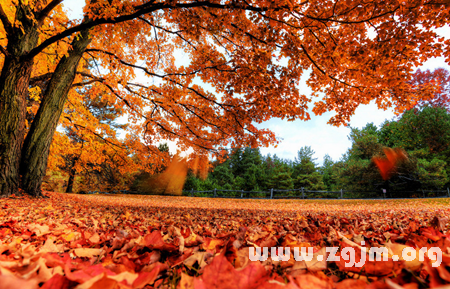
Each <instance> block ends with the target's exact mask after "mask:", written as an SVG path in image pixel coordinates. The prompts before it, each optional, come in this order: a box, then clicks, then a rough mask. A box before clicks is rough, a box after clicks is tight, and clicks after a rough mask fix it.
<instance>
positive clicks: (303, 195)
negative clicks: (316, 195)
mask: <svg viewBox="0 0 450 289" xmlns="http://www.w3.org/2000/svg"><path fill="white" fill-rule="evenodd" d="M304 198H305V188H303V187H302V199H304Z"/></svg>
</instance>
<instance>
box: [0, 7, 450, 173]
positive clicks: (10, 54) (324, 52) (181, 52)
mask: <svg viewBox="0 0 450 289" xmlns="http://www.w3.org/2000/svg"><path fill="white" fill-rule="evenodd" d="M63 4H64V1H63V0H28V1H18V0H4V1H2V2H1V4H0V66H3V65H4V64H5V63H9V62H5V60H8V61H10V60H13V59H15V58H14V57H15V55H16V54H15V53H18V52H17V51H18V50H16V49H13V46H12V45H16V42H14V41H16V39H15V38H14V35H13V33H12V31H18V30H17V29H19V30H20V29H21V28H23V29H22V30H23V33H24V35H27V37H28V35H36V36H37V37H38V40H37V41H36V43H34V44H33V43H32V42H27V43H29V45H30V46H31V47H28V48H27V50H26V51H20V53H21V54H20V55H19V56H18V57H20V58H23V59H33V63H32V70H31V71H30V73H31V79H30V86H29V95H28V96H29V97H30V98H33V99H34V101H33V102H31V103H30V105H29V113H35V112H36V111H37V110H38V108H39V107H40V103H41V100H42V97H43V95H44V94H45V92H46V91H47V90H46V86H45V85H46V83H48V82H49V81H50V82H52V79H54V76H55V75H56V74H54V71H55V69H56V67H57V65H58V64H60V63H62V62H63V61H65V60H66V59H72V58H74V57H77V55H76V53H72V52H73V50H72V48H74V47H77V48H79V47H81V46H78V45H81V42H82V43H83V45H85V47H84V46H83V47H82V48H79V49H81V51H78V50H77V53H81V54H82V57H81V59H80V60H79V62H77V63H78V64H77V67H76V71H75V79H74V80H73V82H70V83H61V82H59V84H58V85H62V86H63V85H69V86H70V87H71V88H72V89H71V90H70V91H69V92H68V94H69V95H68V101H67V102H65V99H60V101H61V102H65V103H66V106H65V107H64V109H61V111H56V112H55V114H56V115H59V113H60V112H61V113H62V117H61V118H60V124H62V125H63V126H66V127H67V126H68V127H74V126H78V128H79V129H80V130H83V131H85V139H86V140H87V141H89V142H93V143H94V145H92V146H91V147H90V148H88V147H87V146H86V147H85V148H86V150H89V151H91V152H92V153H86V154H84V156H86V157H85V161H84V162H85V163H88V159H89V157H91V156H92V159H94V158H96V159H99V160H102V159H104V158H105V155H104V154H101V153H99V152H103V151H104V146H105V145H108V146H114V145H113V144H112V143H114V144H116V145H117V146H115V148H114V149H110V150H116V151H117V153H116V155H117V156H130V155H132V156H133V157H134V161H133V165H131V166H128V167H130V168H133V169H137V168H142V167H144V168H146V169H147V170H152V169H153V168H156V167H158V166H160V165H161V164H162V162H163V160H164V156H163V155H162V154H160V153H159V152H158V150H157V144H158V142H159V141H162V140H172V141H176V142H177V144H178V146H179V148H180V150H182V151H187V150H188V149H190V148H192V149H193V150H194V154H195V155H199V156H205V155H207V153H208V152H211V151H213V152H214V153H215V154H216V155H217V156H218V157H221V156H223V155H224V154H223V149H224V148H227V147H240V146H252V147H255V146H266V145H269V144H273V143H276V142H277V140H276V137H275V134H274V133H273V132H270V131H268V130H266V129H261V128H258V127H256V124H261V123H263V122H264V121H267V120H269V119H270V118H273V117H278V118H283V119H284V118H287V119H288V120H296V119H301V120H308V119H309V118H310V116H309V113H308V109H309V105H310V103H311V102H312V101H313V97H320V100H318V101H316V102H314V105H313V108H312V111H313V112H314V113H316V114H323V113H325V112H327V111H335V112H336V115H335V116H333V117H332V118H331V119H330V123H332V124H335V125H339V124H343V123H346V122H347V121H348V120H349V118H350V116H351V115H352V114H353V113H354V111H355V109H356V108H357V106H358V105H359V104H367V103H369V102H370V101H372V100H375V101H376V103H377V105H378V107H380V108H387V107H389V106H392V105H394V106H395V107H396V109H397V110H399V111H402V110H403V109H405V108H407V107H409V105H410V104H411V102H412V101H416V100H417V99H416V95H414V94H412V93H411V90H412V87H411V85H410V84H409V83H408V81H409V80H410V79H411V74H412V73H413V69H414V67H416V66H419V65H420V64H421V63H423V62H424V61H426V60H427V59H429V58H431V57H437V56H444V57H446V61H447V62H450V49H449V45H450V40H449V39H446V38H443V37H439V36H438V34H437V33H436V28H440V27H443V26H444V25H446V24H447V23H449V22H450V7H449V6H448V5H446V4H445V3H444V2H442V3H440V2H436V1H434V0H419V1H417V0H405V1H398V0H387V1H386V0H374V1H368V2H364V3H361V1H359V0H349V1H332V0H326V1H323V0H313V1H306V2H302V1H279V0H274V1H261V0H254V1H241V0H237V1H235V0H230V1H228V0H227V1H218V0H208V1H184V0H183V1H181V0H180V1H172V0H170V1H164V0H162V1H146V0H130V1H87V2H86V4H85V5H84V7H83V18H82V19H81V20H70V19H68V17H67V15H66V14H65V12H64V9H63ZM21 11H25V12H27V14H26V15H27V16H26V17H25V18H21V19H25V20H26V21H25V20H23V21H22V22H21V21H15V20H14V19H16V18H17V17H16V16H17V15H19V14H20V13H21ZM33 23H34V24H33ZM14 29H16V30H14ZM30 37H31V36H30ZM86 39H89V40H88V41H87V40H86ZM180 59H182V60H183V61H182V62H179V60H180ZM2 73H3V74H4V75H3V76H4V77H8V75H7V73H8V72H7V71H3V72H2ZM305 74H307V75H308V78H307V85H308V86H309V87H310V88H311V90H312V94H311V96H312V97H311V96H310V95H306V94H303V93H302V92H301V91H300V90H299V86H298V84H299V82H300V78H301V77H302V76H303V75H305ZM139 75H145V76H146V77H148V78H147V79H142V78H140V77H137V76H139ZM3 76H2V77H3ZM25 79H27V78H26V77H25ZM59 91H60V90H59ZM429 93H432V92H429ZM28 96H27V97H28ZM49 97H51V96H49ZM58 97H59V98H60V96H58ZM86 97H87V98H90V99H98V98H99V99H100V100H101V101H103V102H105V103H107V104H108V105H110V106H112V107H115V108H116V111H117V114H118V115H126V116H128V121H129V123H130V125H129V126H128V128H127V129H128V132H129V134H128V135H127V136H126V138H125V140H124V142H123V143H122V144H118V143H117V142H116V139H115V136H114V133H113V132H111V131H109V128H108V127H107V126H106V125H105V122H104V121H100V120H98V118H97V116H96V115H95V113H92V112H89V111H88V110H87V109H86V107H85V106H84V103H85V101H84V98H86ZM421 97H422V96H421ZM423 97H426V95H423ZM48 99H50V98H48ZM54 103H58V99H57V100H55V101H54ZM41 108H42V111H45V110H48V109H52V108H51V106H48V107H41ZM96 118H97V120H96ZM34 120H35V119H33V118H32V117H30V118H29V121H34ZM20 121H22V120H20ZM51 126H52V127H54V128H56V127H57V124H51ZM17 127H20V126H19V125H17ZM36 133H39V130H36ZM98 135H100V137H99V136H98ZM101 137H103V138H105V137H106V138H109V141H104V140H103V141H99V139H101ZM94 139H96V140H97V141H94ZM57 145H58V144H55V146H57ZM62 149H64V147H60V150H62ZM120 150H121V151H120ZM44 154H45V152H44ZM89 162H90V161H89ZM99 162H100V161H99ZM81 163H82V162H81ZM94 163H95V162H94Z"/></svg>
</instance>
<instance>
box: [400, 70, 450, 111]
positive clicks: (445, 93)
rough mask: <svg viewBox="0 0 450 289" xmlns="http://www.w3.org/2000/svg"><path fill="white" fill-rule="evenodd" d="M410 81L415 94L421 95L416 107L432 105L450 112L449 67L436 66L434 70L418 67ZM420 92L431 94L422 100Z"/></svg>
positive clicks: (415, 104)
mask: <svg viewBox="0 0 450 289" xmlns="http://www.w3.org/2000/svg"><path fill="white" fill-rule="evenodd" d="M409 83H410V85H411V86H412V87H413V89H414V92H415V94H418V95H419V96H418V97H417V101H416V102H415V103H414V108H421V107H424V106H432V107H440V108H444V109H446V110H447V111H448V112H450V72H449V71H448V70H447V69H445V68H436V69H435V70H433V71H430V70H429V69H427V70H424V71H422V70H420V69H418V70H417V71H416V72H415V73H414V74H413V76H412V79H411V80H410V81H409ZM428 91H431V93H430V92H428ZM420 94H425V95H429V98H427V99H423V100H422V99H421V97H420Z"/></svg>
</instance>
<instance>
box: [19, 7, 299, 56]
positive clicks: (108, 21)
mask: <svg viewBox="0 0 450 289" xmlns="http://www.w3.org/2000/svg"><path fill="white" fill-rule="evenodd" d="M140 7H144V8H142V9H138V10H137V11H135V12H134V13H131V14H128V15H121V16H117V17H114V18H99V19H95V20H91V19H89V20H87V21H84V22H82V23H81V24H79V25H76V26H73V27H71V28H69V29H67V30H65V31H63V32H61V33H59V34H56V35H54V36H52V37H50V38H48V39H46V40H45V41H43V42H42V43H41V44H40V45H39V46H37V47H35V48H34V49H32V50H31V51H30V53H28V55H26V58H33V57H35V56H36V55H37V54H39V53H40V52H42V50H44V49H45V48H46V47H48V46H49V45H51V44H53V43H55V42H57V41H59V40H61V39H63V38H65V37H68V36H70V35H72V34H74V33H76V32H80V31H82V30H85V29H91V28H93V27H95V26H99V25H102V24H117V23H122V22H125V21H129V20H133V19H136V18H137V17H139V16H141V15H144V14H149V13H151V12H154V11H157V10H164V9H182V8H196V7H208V8H216V9H238V10H245V11H255V12H258V11H267V10H273V11H277V10H281V9H290V8H289V7H288V6H280V7H276V8H267V7H261V8H259V7H253V6H249V5H244V6H243V5H236V4H230V5H224V4H219V3H211V2H209V1H198V2H192V3H176V4H171V3H157V4H152V5H150V6H148V5H141V6H137V7H136V8H140Z"/></svg>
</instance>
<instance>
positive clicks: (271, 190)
mask: <svg viewBox="0 0 450 289" xmlns="http://www.w3.org/2000/svg"><path fill="white" fill-rule="evenodd" d="M270 198H271V199H273V189H270Z"/></svg>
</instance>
